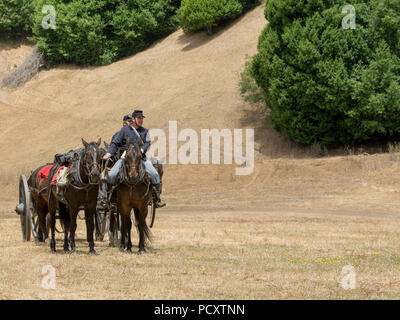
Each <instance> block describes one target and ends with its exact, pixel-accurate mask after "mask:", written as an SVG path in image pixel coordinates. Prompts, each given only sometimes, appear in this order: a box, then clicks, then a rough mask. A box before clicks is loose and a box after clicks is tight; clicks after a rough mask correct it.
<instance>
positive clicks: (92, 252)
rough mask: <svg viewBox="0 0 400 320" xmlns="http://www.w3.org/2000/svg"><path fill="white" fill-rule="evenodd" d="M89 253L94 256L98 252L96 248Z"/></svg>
mask: <svg viewBox="0 0 400 320" xmlns="http://www.w3.org/2000/svg"><path fill="white" fill-rule="evenodd" d="M89 254H90V255H93V256H97V252H96V250H94V249H92V250H89Z"/></svg>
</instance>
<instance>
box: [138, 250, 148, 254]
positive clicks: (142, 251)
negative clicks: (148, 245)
mask: <svg viewBox="0 0 400 320" xmlns="http://www.w3.org/2000/svg"><path fill="white" fill-rule="evenodd" d="M138 253H139V254H144V253H146V250H145V249H140V250H139V252H138Z"/></svg>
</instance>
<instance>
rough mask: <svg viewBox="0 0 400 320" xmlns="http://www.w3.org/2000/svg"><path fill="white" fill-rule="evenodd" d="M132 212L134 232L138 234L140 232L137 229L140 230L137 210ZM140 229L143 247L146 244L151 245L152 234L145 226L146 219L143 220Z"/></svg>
mask: <svg viewBox="0 0 400 320" xmlns="http://www.w3.org/2000/svg"><path fill="white" fill-rule="evenodd" d="M133 211H134V213H135V226H136V230H137V232H138V233H139V232H140V230H139V228H140V217H139V210H138V209H136V208H135V209H134V210H133ZM142 228H143V233H144V242H145V245H146V242H149V243H152V242H153V234H152V232H151V230H150V228H149V227H148V226H147V223H146V219H143V223H142ZM146 240H147V241H146Z"/></svg>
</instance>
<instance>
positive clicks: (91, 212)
mask: <svg viewBox="0 0 400 320" xmlns="http://www.w3.org/2000/svg"><path fill="white" fill-rule="evenodd" d="M95 211H96V209H95V208H87V207H85V220H86V240H87V242H88V243H89V254H96V250H94V240H93V233H94V218H95Z"/></svg>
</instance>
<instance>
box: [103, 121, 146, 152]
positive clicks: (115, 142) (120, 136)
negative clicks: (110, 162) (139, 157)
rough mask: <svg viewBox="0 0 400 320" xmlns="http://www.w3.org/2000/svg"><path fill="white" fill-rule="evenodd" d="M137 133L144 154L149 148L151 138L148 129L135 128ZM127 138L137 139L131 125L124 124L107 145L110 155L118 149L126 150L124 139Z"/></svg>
mask: <svg viewBox="0 0 400 320" xmlns="http://www.w3.org/2000/svg"><path fill="white" fill-rule="evenodd" d="M136 131H137V132H138V133H139V135H140V137H141V138H142V141H143V143H144V144H143V145H142V146H141V149H142V153H143V155H145V154H146V152H147V150H148V149H149V148H150V144H151V139H150V134H149V130H147V129H146V128H143V127H140V128H138V129H136ZM127 138H129V139H130V140H138V139H139V138H138V136H137V135H136V133H135V131H133V128H132V126H125V127H123V128H122V129H121V130H120V131H119V132H117V133H116V134H114V136H113V137H112V139H111V143H110V146H109V147H108V150H107V152H108V153H109V154H111V156H113V155H115V154H116V153H117V151H118V149H120V150H126V149H127V145H126V139H127Z"/></svg>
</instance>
